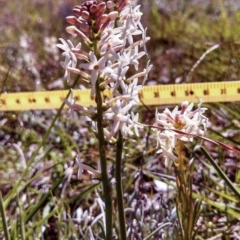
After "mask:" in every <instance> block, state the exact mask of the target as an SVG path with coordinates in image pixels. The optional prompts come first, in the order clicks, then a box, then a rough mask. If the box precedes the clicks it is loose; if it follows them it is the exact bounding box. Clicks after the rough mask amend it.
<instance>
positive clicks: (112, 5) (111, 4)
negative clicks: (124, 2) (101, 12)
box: [107, 1, 114, 10]
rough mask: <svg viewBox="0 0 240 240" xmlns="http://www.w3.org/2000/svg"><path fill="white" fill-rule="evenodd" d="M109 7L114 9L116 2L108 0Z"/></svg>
mask: <svg viewBox="0 0 240 240" xmlns="http://www.w3.org/2000/svg"><path fill="white" fill-rule="evenodd" d="M107 7H108V9H109V10H113V8H114V3H113V2H112V1H107Z"/></svg>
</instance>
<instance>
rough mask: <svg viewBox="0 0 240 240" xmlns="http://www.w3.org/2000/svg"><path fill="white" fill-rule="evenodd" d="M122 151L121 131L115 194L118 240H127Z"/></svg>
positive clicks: (118, 144)
mask: <svg viewBox="0 0 240 240" xmlns="http://www.w3.org/2000/svg"><path fill="white" fill-rule="evenodd" d="M122 151H123V137H122V133H121V131H119V132H118V139H117V149H116V192H117V206H118V217H119V228H120V239H121V240H127V238H126V224H125V214H124V204H123V191H122Z"/></svg>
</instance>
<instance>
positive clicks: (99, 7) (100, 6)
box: [96, 2, 106, 16]
mask: <svg viewBox="0 0 240 240" xmlns="http://www.w3.org/2000/svg"><path fill="white" fill-rule="evenodd" d="M105 10H106V3H104V2H101V3H99V4H98V5H97V12H96V15H97V16H101V15H102V14H103V13H104V12H105Z"/></svg>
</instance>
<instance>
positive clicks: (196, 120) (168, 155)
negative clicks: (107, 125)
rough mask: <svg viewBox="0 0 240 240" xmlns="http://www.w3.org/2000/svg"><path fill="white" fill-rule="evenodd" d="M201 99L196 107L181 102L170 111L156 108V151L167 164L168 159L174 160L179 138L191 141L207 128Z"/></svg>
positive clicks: (204, 109) (202, 133)
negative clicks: (160, 110)
mask: <svg viewBox="0 0 240 240" xmlns="http://www.w3.org/2000/svg"><path fill="white" fill-rule="evenodd" d="M201 105H202V101H200V102H199V104H198V108H197V109H196V110H192V109H193V103H191V104H189V102H187V101H184V102H182V105H181V109H180V110H179V109H178V106H176V107H175V108H174V109H173V111H172V112H171V111H170V110H169V109H168V108H166V109H165V110H164V112H163V113H158V110H157V109H156V114H155V123H154V126H155V127H156V130H157V148H159V150H158V153H162V154H163V155H164V157H165V160H166V161H165V164H166V165H167V164H168V162H169V159H171V160H173V161H175V160H177V158H178V157H177V156H176V155H175V154H174V150H175V147H176V145H177V142H178V141H179V140H181V141H183V142H191V141H193V136H203V135H204V134H205V132H206V129H207V124H208V119H207V118H206V117H205V116H204V115H203V113H204V112H205V111H206V110H207V108H202V107H201Z"/></svg>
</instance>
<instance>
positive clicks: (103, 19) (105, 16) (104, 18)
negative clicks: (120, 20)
mask: <svg viewBox="0 0 240 240" xmlns="http://www.w3.org/2000/svg"><path fill="white" fill-rule="evenodd" d="M107 20H108V15H107V14H103V15H102V16H101V17H100V19H99V21H98V24H104V23H105V22H106V21H107Z"/></svg>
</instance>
